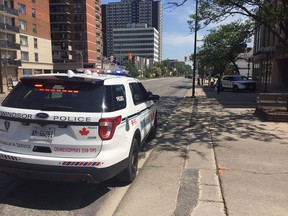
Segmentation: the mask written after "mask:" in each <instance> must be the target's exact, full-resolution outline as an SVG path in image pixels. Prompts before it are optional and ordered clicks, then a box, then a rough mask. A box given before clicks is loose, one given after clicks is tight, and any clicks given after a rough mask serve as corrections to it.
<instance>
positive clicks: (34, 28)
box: [32, 24, 37, 32]
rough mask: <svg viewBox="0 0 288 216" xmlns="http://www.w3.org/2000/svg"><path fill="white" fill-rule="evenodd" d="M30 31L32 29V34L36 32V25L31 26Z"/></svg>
mask: <svg viewBox="0 0 288 216" xmlns="http://www.w3.org/2000/svg"><path fill="white" fill-rule="evenodd" d="M32 29H33V32H37V25H36V24H33V25H32Z"/></svg>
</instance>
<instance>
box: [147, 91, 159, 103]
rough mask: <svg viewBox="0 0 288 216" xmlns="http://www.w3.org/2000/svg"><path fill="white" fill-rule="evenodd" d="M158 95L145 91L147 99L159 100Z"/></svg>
mask: <svg viewBox="0 0 288 216" xmlns="http://www.w3.org/2000/svg"><path fill="white" fill-rule="evenodd" d="M159 99H160V96H159V95H154V94H152V92H147V100H153V101H154V102H157V101H159Z"/></svg>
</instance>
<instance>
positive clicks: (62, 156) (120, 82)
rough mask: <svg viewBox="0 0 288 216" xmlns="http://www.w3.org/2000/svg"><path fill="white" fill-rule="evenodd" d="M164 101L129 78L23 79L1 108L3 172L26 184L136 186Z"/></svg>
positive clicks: (69, 75)
mask: <svg viewBox="0 0 288 216" xmlns="http://www.w3.org/2000/svg"><path fill="white" fill-rule="evenodd" d="M158 100H159V96H158V95H153V94H152V93H151V92H147V91H146V90H145V88H144V87H143V85H142V84H141V83H140V82H139V80H137V79H135V78H132V77H126V76H112V75H99V74H92V73H91V72H89V71H88V72H87V73H84V74H75V73H73V72H72V71H68V73H67V74H65V73H63V74H61V73H59V74H42V75H33V76H28V77H22V78H21V81H20V82H19V83H18V85H17V86H16V87H15V89H13V90H12V91H11V92H10V94H9V95H8V96H7V97H6V98H5V100H4V101H3V102H2V104H1V106H0V172H3V173H5V174H8V175H9V174H10V175H11V174H12V175H17V176H19V177H22V178H29V179H40V180H55V181H88V182H101V181H105V180H107V179H110V178H112V177H114V176H117V177H118V178H119V179H120V180H122V181H125V182H127V183H130V182H132V181H133V180H134V178H135V177H136V173H137V166H138V153H139V149H140V148H141V145H142V144H143V142H144V141H145V139H146V138H154V137H155V136H156V130H157V109H156V105H155V102H156V101H158Z"/></svg>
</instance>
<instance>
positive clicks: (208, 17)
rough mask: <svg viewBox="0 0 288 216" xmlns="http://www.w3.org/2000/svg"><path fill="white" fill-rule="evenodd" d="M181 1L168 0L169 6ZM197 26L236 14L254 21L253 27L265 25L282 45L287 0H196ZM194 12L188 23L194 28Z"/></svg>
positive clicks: (287, 31) (287, 38)
mask: <svg viewBox="0 0 288 216" xmlns="http://www.w3.org/2000/svg"><path fill="white" fill-rule="evenodd" d="M187 1H188V0H183V1H182V2H181V3H179V4H178V3H176V2H169V3H168V4H170V5H171V6H174V7H179V6H181V5H183V4H185V2H187ZM198 1H199V7H198V17H197V18H198V26H197V28H204V27H206V26H207V25H209V24H211V23H215V22H220V21H223V20H225V19H226V18H227V17H230V16H234V15H237V14H240V15H243V16H245V17H247V18H250V19H251V20H253V21H254V22H255V27H256V28H257V27H258V26H260V25H264V26H265V27H267V28H268V29H269V30H270V31H271V32H272V33H273V34H275V36H276V37H278V39H279V41H280V42H281V43H282V44H283V45H287V44H288V3H287V0H278V1H265V0H198ZM195 18H196V14H192V15H191V16H190V20H189V21H188V24H189V25H190V29H191V30H194V28H195V27H194V25H195Z"/></svg>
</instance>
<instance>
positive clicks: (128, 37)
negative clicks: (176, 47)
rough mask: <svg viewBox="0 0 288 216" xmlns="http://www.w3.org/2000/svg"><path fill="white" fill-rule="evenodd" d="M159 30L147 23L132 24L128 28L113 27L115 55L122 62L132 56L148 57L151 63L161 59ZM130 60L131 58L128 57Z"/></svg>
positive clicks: (132, 58) (133, 58)
mask: <svg viewBox="0 0 288 216" xmlns="http://www.w3.org/2000/svg"><path fill="white" fill-rule="evenodd" d="M158 50H159V32H158V31H157V30H156V29H155V28H153V27H150V28H149V27H147V25H146V24H131V25H127V27H126V28H116V29H113V52H114V53H113V56H114V59H115V58H116V60H117V61H119V62H120V63H122V60H126V59H127V58H128V57H129V56H130V58H131V59H130V60H133V61H135V62H136V61H137V58H136V57H139V58H141V57H142V58H147V59H149V60H151V63H153V62H158V59H159V53H158ZM128 60H129V59H128Z"/></svg>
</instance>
